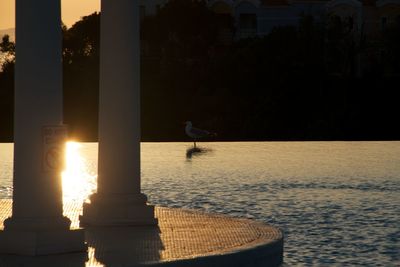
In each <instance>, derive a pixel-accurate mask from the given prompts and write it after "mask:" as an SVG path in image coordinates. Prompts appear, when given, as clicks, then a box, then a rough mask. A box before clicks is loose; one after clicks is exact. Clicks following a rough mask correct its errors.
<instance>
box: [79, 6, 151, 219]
mask: <svg viewBox="0 0 400 267" xmlns="http://www.w3.org/2000/svg"><path fill="white" fill-rule="evenodd" d="M100 23H101V31H100V32H101V36H100V96H99V97H100V102H99V167H98V189H97V194H94V195H92V196H91V198H90V200H91V203H90V204H85V205H84V208H83V216H81V224H83V225H148V224H156V223H157V221H156V219H155V218H154V207H153V206H149V205H147V204H146V201H147V198H146V196H145V195H144V194H142V193H141V190H140V81H139V79H140V50H139V42H140V38H139V1H138V0H102V4H101V22H100Z"/></svg>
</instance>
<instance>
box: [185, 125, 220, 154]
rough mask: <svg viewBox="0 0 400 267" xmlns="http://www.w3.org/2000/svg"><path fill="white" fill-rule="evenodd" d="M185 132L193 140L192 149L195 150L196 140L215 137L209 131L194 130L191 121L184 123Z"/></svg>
mask: <svg viewBox="0 0 400 267" xmlns="http://www.w3.org/2000/svg"><path fill="white" fill-rule="evenodd" d="M185 124H186V127H185V132H186V134H187V135H188V136H189V137H190V138H192V139H193V144H194V148H196V140H198V139H200V138H203V137H208V136H215V135H216V134H214V133H210V132H209V131H206V130H202V129H197V128H194V127H193V125H192V122H191V121H187V122H185Z"/></svg>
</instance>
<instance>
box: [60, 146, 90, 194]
mask: <svg viewBox="0 0 400 267" xmlns="http://www.w3.org/2000/svg"><path fill="white" fill-rule="evenodd" d="M81 146H82V145H81V144H79V143H78V142H74V141H69V142H67V143H66V153H65V161H66V163H65V170H64V171H63V172H62V187H63V200H64V202H66V201H85V200H86V199H87V198H88V197H89V195H90V194H92V193H93V192H95V191H96V189H97V188H96V187H97V181H96V180H97V176H96V175H95V174H91V173H89V170H88V167H87V165H86V161H85V159H84V158H83V157H82V156H81V154H80V151H79V150H80V148H81Z"/></svg>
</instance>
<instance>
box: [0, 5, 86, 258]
mask: <svg viewBox="0 0 400 267" xmlns="http://www.w3.org/2000/svg"><path fill="white" fill-rule="evenodd" d="M61 40H62V38H61V7H60V1H59V0H36V1H31V0H16V66H15V108H14V177H13V179H14V180H13V185H14V186H13V187H14V191H13V209H12V216H11V217H10V218H8V219H7V220H5V221H4V231H1V232H0V253H1V252H6V253H17V254H29V255H37V254H51V253H60V252H69V251H82V250H85V245H84V236H83V232H82V231H80V230H77V231H70V230H69V227H70V223H71V222H70V220H69V219H68V218H66V217H64V216H63V203H62V185H61V167H62V166H61V164H58V161H59V160H60V159H63V154H62V152H63V151H62V150H59V149H58V150H57V149H56V148H60V147H61V146H62V141H61V142H59V141H56V142H54V144H51V145H52V147H53V150H52V154H51V155H50V153H49V154H48V155H49V157H47V160H48V161H46V160H45V158H46V157H45V154H46V153H45V152H46V151H45V149H46V147H45V140H44V130H45V129H46V126H54V127H62V107H63V103H62V95H63V92H62V63H61V45H62V44H61ZM52 140H56V139H52ZM48 141H49V142H50V141H51V140H48ZM53 152H54V153H53ZM59 152H60V153H59ZM46 164H48V165H46Z"/></svg>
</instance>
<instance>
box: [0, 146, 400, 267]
mask: <svg viewBox="0 0 400 267" xmlns="http://www.w3.org/2000/svg"><path fill="white" fill-rule="evenodd" d="M201 146H202V148H203V152H202V153H194V154H188V153H187V149H188V148H190V144H188V143H143V144H142V184H143V191H144V192H145V193H146V194H147V195H148V196H149V200H150V202H152V203H153V204H158V205H162V206H169V207H185V208H196V209H202V210H206V211H210V212H218V213H224V214H230V215H232V216H237V217H247V218H254V219H257V220H261V221H264V222H267V223H269V224H273V225H275V226H278V227H280V228H281V229H282V230H283V231H284V234H285V259H284V261H285V265H286V266H293V265H308V266H311V265H314V266H335V265H336V266H361V265H362V266H400V142H230V143H203V144H201ZM79 153H80V155H81V157H82V160H84V162H85V164H84V166H85V167H84V168H81V170H82V172H85V174H84V175H82V177H83V178H82V179H86V181H89V183H91V186H89V187H87V189H85V190H86V192H87V193H89V192H90V191H91V190H94V187H95V185H94V181H95V179H92V178H93V177H95V175H96V169H97V163H96V161H97V144H95V143H85V144H82V146H81V147H80V148H79ZM72 173H73V172H72ZM11 176H12V145H11V144H0V190H1V191H0V197H2V198H7V197H11V195H12V189H11V185H12V177H11ZM77 183H78V184H76V185H79V182H78V181H77ZM70 185H71V183H70ZM71 188H74V187H73V185H72V187H71ZM73 192H76V190H72V189H71V190H70V192H64V194H65V195H64V196H65V198H67V199H68V198H74V197H77V196H75V195H74V194H73Z"/></svg>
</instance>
